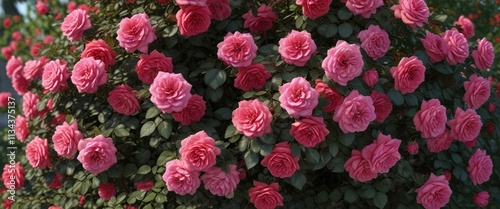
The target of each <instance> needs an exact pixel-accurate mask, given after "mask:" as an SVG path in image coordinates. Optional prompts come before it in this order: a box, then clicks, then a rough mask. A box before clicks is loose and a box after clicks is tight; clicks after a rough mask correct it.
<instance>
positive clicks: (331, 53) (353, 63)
mask: <svg viewBox="0 0 500 209" xmlns="http://www.w3.org/2000/svg"><path fill="white" fill-rule="evenodd" d="M363 65H364V62H363V56H362V55H361V51H360V50H359V46H357V45H354V44H349V43H347V42H346V41H344V40H339V41H337V44H336V45H335V47H332V48H331V49H329V50H328V52H327V56H326V58H325V59H324V60H323V63H322V64H321V67H322V68H323V70H325V74H326V77H327V78H329V79H332V80H333V81H335V82H337V83H338V84H340V85H342V86H345V85H347V82H349V81H350V80H352V79H354V78H356V77H358V76H359V75H361V71H362V70H363Z"/></svg>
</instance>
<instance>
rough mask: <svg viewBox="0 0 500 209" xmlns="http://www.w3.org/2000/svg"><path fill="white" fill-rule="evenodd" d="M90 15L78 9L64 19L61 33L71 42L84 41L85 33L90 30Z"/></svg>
mask: <svg viewBox="0 0 500 209" xmlns="http://www.w3.org/2000/svg"><path fill="white" fill-rule="evenodd" d="M91 27H92V24H91V23H90V18H89V15H88V14H87V12H86V11H84V10H82V9H76V10H74V11H72V12H71V13H69V14H68V16H66V17H65V18H64V21H63V22H62V24H61V31H62V32H63V35H64V36H66V37H68V40H70V41H79V40H80V39H82V36H83V31H85V30H87V29H90V28H91Z"/></svg>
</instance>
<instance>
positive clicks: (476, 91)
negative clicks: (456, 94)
mask: <svg viewBox="0 0 500 209" xmlns="http://www.w3.org/2000/svg"><path fill="white" fill-rule="evenodd" d="M490 86H491V82H490V81H488V80H487V79H485V78H483V77H480V76H479V77H478V76H477V75H476V74H473V75H471V76H470V78H469V80H468V81H465V82H464V88H465V94H464V97H463V98H462V100H463V101H464V102H465V103H466V104H467V106H468V107H469V108H472V109H477V108H479V107H481V106H482V105H483V104H484V103H486V101H488V98H489V97H490V92H491V90H490Z"/></svg>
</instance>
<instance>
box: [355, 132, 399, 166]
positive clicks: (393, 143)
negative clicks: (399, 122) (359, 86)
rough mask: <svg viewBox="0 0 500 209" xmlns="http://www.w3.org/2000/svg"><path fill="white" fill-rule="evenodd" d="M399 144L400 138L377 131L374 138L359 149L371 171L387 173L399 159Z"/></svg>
mask: <svg viewBox="0 0 500 209" xmlns="http://www.w3.org/2000/svg"><path fill="white" fill-rule="evenodd" d="M400 145H401V140H399V139H393V138H392V137H391V135H383V134H381V133H379V135H378V137H377V139H376V140H374V141H373V142H372V143H371V144H370V145H368V146H365V147H364V148H363V150H361V155H362V156H363V158H365V159H366V161H368V164H369V165H370V169H371V171H372V172H374V173H387V172H389V169H391V168H392V167H393V166H395V165H396V163H397V162H398V161H399V160H400V159H401V154H399V151H398V149H399V146H400Z"/></svg>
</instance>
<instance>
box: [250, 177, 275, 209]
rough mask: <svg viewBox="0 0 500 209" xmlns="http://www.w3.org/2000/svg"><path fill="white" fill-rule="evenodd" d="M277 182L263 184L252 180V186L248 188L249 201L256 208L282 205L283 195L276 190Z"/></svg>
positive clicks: (264, 208)
mask: <svg viewBox="0 0 500 209" xmlns="http://www.w3.org/2000/svg"><path fill="white" fill-rule="evenodd" d="M278 190H279V184H278V183H272V184H269V185H267V184H265V183H262V182H258V181H253V187H252V188H250V189H249V190H248V195H249V196H250V202H251V203H252V204H253V205H254V206H255V208H257V209H274V208H276V207H278V206H284V205H283V196H281V194H280V193H279V192H278Z"/></svg>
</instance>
